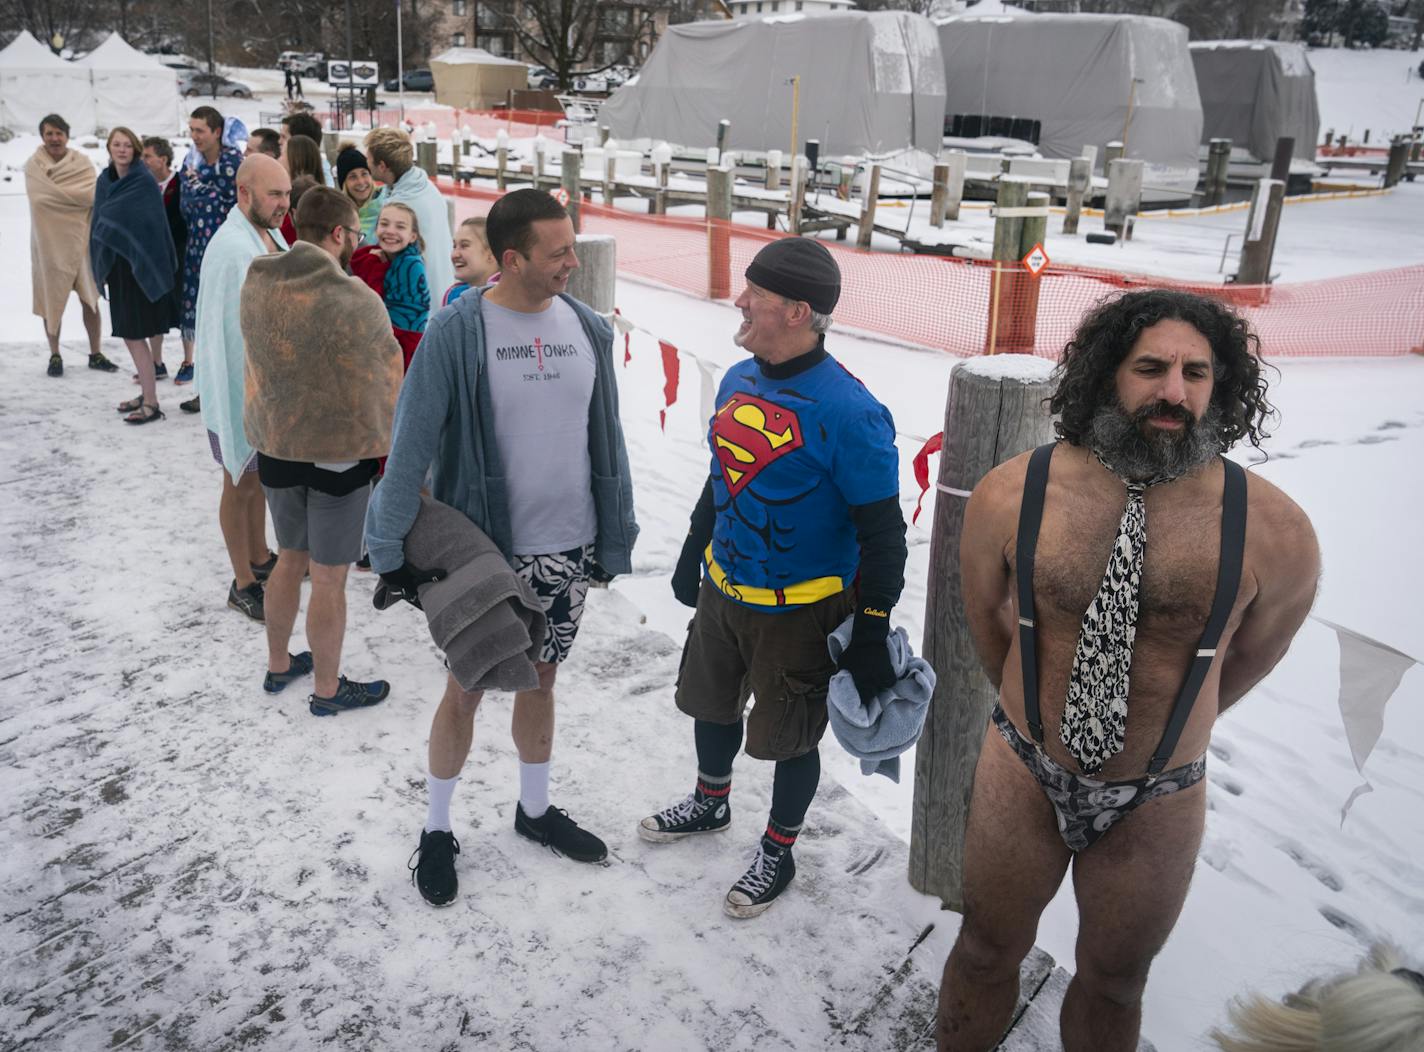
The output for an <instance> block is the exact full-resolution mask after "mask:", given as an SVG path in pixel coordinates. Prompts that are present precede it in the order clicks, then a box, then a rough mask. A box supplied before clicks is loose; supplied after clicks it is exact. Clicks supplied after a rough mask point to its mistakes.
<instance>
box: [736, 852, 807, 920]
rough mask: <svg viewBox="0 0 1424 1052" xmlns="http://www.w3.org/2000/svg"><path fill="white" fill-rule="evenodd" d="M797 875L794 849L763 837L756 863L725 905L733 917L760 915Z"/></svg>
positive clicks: (755, 859)
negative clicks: (778, 845)
mask: <svg viewBox="0 0 1424 1052" xmlns="http://www.w3.org/2000/svg"><path fill="white" fill-rule="evenodd" d="M794 876H796V860H795V859H793V858H792V857H791V849H790V848H778V847H773V846H772V845H770V844H768V843H767V842H766V840H765V839H762V840H761V841H760V842H759V843H758V844H757V852H756V856H755V857H754V858H753V859H752V864H751V865H750V866H749V867H747V871H746V872H745V873H743V874H742V879H741V880H739V881H737V882H736V883H735V884H733V885H732V890H731V891H729V892H727V898H726V901H724V902H723V903H722V908H723V910H725V911H726V913H727V916H729V917H742V918H747V917H756V916H759V915H761V914H763V913H765V912H766V910H767V908H768V907H769V906H770V905H771V904H772V903H773V902H775V901H776V896H778V895H780V894H781V893H782V892H783V891H785V890H786V885H788V884H790V883H791V878H792V877H794Z"/></svg>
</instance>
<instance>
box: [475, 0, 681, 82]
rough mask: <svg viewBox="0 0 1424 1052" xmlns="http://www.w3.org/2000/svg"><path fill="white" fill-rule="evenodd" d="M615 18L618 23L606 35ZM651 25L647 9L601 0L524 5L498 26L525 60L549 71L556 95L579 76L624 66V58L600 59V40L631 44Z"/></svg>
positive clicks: (534, 0)
mask: <svg viewBox="0 0 1424 1052" xmlns="http://www.w3.org/2000/svg"><path fill="white" fill-rule="evenodd" d="M510 6H511V8H512V7H513V5H510ZM624 13H626V14H624ZM615 14H616V15H617V17H618V19H619V23H620V24H619V25H618V26H617V27H616V33H610V30H611V29H612V28H613V27H612V26H611V24H610V19H611V17H613V16H614V15H615ZM653 25H654V20H653V13H652V12H651V11H650V10H646V9H639V8H636V7H634V6H633V5H632V4H620V3H609V2H607V0H524V3H523V4H522V5H520V7H519V11H518V14H515V13H513V12H512V11H511V13H508V14H503V15H501V17H500V23H499V27H500V28H501V29H510V30H512V31H513V32H514V35H515V36H516V37H518V39H519V43H520V45H521V46H522V47H523V49H524V51H525V53H526V54H528V55H529V56H530V58H532V59H533V60H534V61H535V62H538V63H540V64H542V65H544V66H547V67H548V68H549V69H550V70H551V71H552V72H553V74H554V76H555V77H556V78H558V81H559V88H560V90H562V91H569V90H570V89H572V88H573V86H574V81H575V79H576V78H577V77H578V76H580V75H583V74H591V73H602V72H603V71H604V70H607V69H611V68H612V67H614V66H616V65H618V64H619V63H621V62H624V61H626V59H627V56H626V55H615V56H614V57H612V58H611V59H609V60H607V61H603V60H601V57H600V56H599V54H598V47H599V44H600V43H601V42H602V41H603V40H605V39H608V38H609V36H610V35H612V36H616V38H618V39H627V40H630V41H636V40H638V39H639V38H640V37H643V36H644V35H646V34H648V33H649V32H650V31H651V30H652V29H653Z"/></svg>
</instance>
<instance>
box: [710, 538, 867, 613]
mask: <svg viewBox="0 0 1424 1052" xmlns="http://www.w3.org/2000/svg"><path fill="white" fill-rule="evenodd" d="M704 556H705V559H706V564H707V577H708V579H709V580H711V582H712V583H713V584H714V585H716V587H717V589H718V591H720V592H721V593H722V594H723V595H725V596H726V597H727V598H728V599H735V600H736V601H737V602H739V603H750V604H751V605H752V606H809V605H810V604H811V603H819V602H820V601H821V600H822V599H829V598H830V597H831V596H833V595H839V594H840V593H841V592H844V591H845V589H846V583H845V581H843V580H842V579H841V578H839V577H813V578H811V580H809V581H798V582H797V583H796V584H793V585H789V586H787V587H786V588H757V587H755V586H753V585H745V584H737V583H735V582H734V581H733V580H732V579H731V578H729V577H728V576H727V573H726V571H725V570H723V569H722V568H721V567H720V566H718V565H717V560H716V559H714V558H712V545H710V544H709V545H708V546H707V551H706V552H705V553H704Z"/></svg>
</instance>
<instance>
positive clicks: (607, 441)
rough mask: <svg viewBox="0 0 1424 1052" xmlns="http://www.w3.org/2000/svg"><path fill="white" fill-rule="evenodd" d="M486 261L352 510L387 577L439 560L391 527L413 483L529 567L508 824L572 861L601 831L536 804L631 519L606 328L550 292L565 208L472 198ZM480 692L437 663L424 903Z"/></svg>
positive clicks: (375, 564)
mask: <svg viewBox="0 0 1424 1052" xmlns="http://www.w3.org/2000/svg"><path fill="white" fill-rule="evenodd" d="M487 232H488V236H489V243H490V250H491V251H492V252H493V253H494V255H495V258H496V259H498V260H499V263H500V267H501V277H500V281H499V283H498V284H497V285H495V286H493V287H492V288H490V289H488V290H482V289H472V290H471V291H470V292H469V293H468V294H467V295H465V296H462V297H461V298H460V299H458V300H457V301H455V303H453V304H451V305H450V307H448V308H446V309H445V310H442V311H440V312H439V313H438V314H436V315H435V316H434V317H432V318H431V320H430V325H429V327H428V328H427V329H426V331H425V338H424V339H423V340H422V341H421V343H420V346H419V347H418V348H417V350H416V352H415V356H414V357H413V358H412V359H411V366H410V372H409V373H408V374H407V375H406V378H405V383H404V386H403V387H402V388H401V394H400V401H399V403H398V404H397V406H396V420H395V434H394V440H393V445H392V448H391V455H390V459H389V461H388V462H387V464H386V474H385V478H384V479H383V480H382V482H381V484H380V486H378V487H377V488H376V491H375V494H374V495H373V497H372V499H371V506H370V510H369V511H368V513H367V516H366V547H367V550H368V552H369V553H370V558H371V568H372V569H373V570H375V571H376V572H377V573H379V574H380V575H381V577H382V579H383V580H384V581H385V582H386V584H387V585H388V586H389V588H390V589H391V591H392V592H395V593H396V594H398V595H402V596H403V597H405V598H407V599H410V600H412V601H417V602H418V594H417V588H418V586H419V585H421V584H424V583H426V582H429V581H431V580H438V579H439V577H440V576H442V575H443V572H444V570H446V569H448V568H447V567H416V566H412V565H410V563H409V562H407V561H406V557H405V550H404V543H405V537H406V534H407V533H409V532H410V528H411V525H412V524H413V523H414V521H415V517H416V514H417V513H418V512H419V510H420V489H421V486H422V484H423V483H424V481H425V477H426V471H427V469H431V495H432V496H434V498H435V499H436V500H438V501H441V502H442V503H445V504H449V505H451V506H452V507H454V508H457V509H458V510H460V511H462V512H464V513H465V515H467V516H468V517H469V518H470V520H471V521H472V522H474V523H475V525H476V526H478V527H479V528H480V529H481V530H483V531H484V532H485V533H486V534H488V536H489V537H490V539H491V540H492V541H494V543H495V544H496V545H498V547H499V549H500V551H501V552H503V553H504V555H505V557H506V558H507V559H508V560H509V562H510V565H511V566H512V567H513V568H514V570H515V572H516V573H518V574H519V575H520V576H521V577H523V578H524V579H525V580H526V581H528V582H529V584H530V585H531V587H532V588H533V589H534V592H535V593H536V594H537V595H538V596H539V598H540V600H541V602H542V603H543V605H544V607H545V610H546V612H547V614H548V631H547V635H546V636H545V639H544V645H543V648H542V652H541V654H540V660H539V662H538V663H537V665H536V669H537V671H538V673H539V689H537V690H529V691H520V692H519V693H517V694H515V696H514V720H513V728H512V730H513V736H514V743H515V747H516V748H517V750H518V752H519V761H520V765H519V766H520V777H519V804H518V806H517V807H516V808H515V819H514V828H515V831H516V832H517V833H519V834H520V835H522V836H525V837H528V838H529V839H531V840H534V841H536V842H538V843H540V844H544V845H547V846H548V847H550V848H552V849H553V850H554V851H555V852H557V853H560V854H563V855H567V856H568V857H569V858H572V859H576V860H578V861H581V862H601V861H602V860H603V859H604V858H605V857H606V855H607V848H606V847H605V846H604V844H603V841H601V840H599V839H598V837H596V836H594V835H593V834H592V833H589V832H587V831H586V830H583V829H580V828H579V827H578V825H577V824H576V823H575V822H574V821H573V820H572V819H570V818H569V817H568V815H567V813H566V812H564V811H563V810H561V809H558V808H554V807H551V806H550V805H549V758H550V754H551V751H552V747H553V737H554V680H555V677H556V675H557V673H558V667H559V663H560V662H561V661H563V659H564V658H565V657H567V656H568V653H569V649H570V647H571V646H572V645H573V642H574V637H575V635H576V634H577V632H578V626H579V619H580V617H581V615H582V613H583V602H584V596H585V594H586V592H587V589H588V585H589V582H590V580H607V579H609V578H610V577H611V576H612V575H613V574H619V573H628V572H629V571H630V570H631V569H632V566H631V553H632V549H633V542H634V540H635V539H636V537H637V535H638V527H637V525H636V523H635V522H634V520H633V487H632V481H631V478H630V475H629V470H628V453H627V449H626V448H625V446H624V442H623V429H622V425H621V424H620V422H619V418H618V389H617V386H616V384H615V376H614V366H613V330H612V327H611V326H610V325H609V324H608V322H606V321H605V320H604V319H603V318H601V317H600V316H599V315H598V314H596V313H594V312H593V311H592V310H591V309H590V308H588V307H587V306H585V305H584V304H582V303H580V302H578V301H577V300H575V299H573V298H572V297H570V296H568V295H566V294H565V293H564V289H565V288H566V287H567V285H568V279H569V275H570V274H571V273H572V272H573V270H574V268H576V267H577V266H578V257H577V254H576V253H575V249H574V230H573V224H572V222H570V220H569V217H568V213H567V212H566V211H565V210H564V208H563V206H562V205H560V204H559V203H558V202H557V201H555V200H554V198H553V197H551V196H550V195H549V194H547V193H545V192H543V191H539V190H517V191H515V192H513V193H510V194H507V195H505V196H504V197H503V198H501V199H500V200H499V201H498V202H497V203H496V204H495V206H494V208H493V209H491V210H490V214H489V222H488V227H487ZM481 697H482V694H481V693H480V692H478V691H465V690H463V689H461V687H460V685H459V683H457V682H456V681H455V679H454V677H453V676H451V677H449V678H448V681H447V683H446V687H445V693H444V696H443V697H442V698H441V700H440V705H439V708H438V709H437V710H436V712H435V719H434V722H433V724H432V726H431V729H430V772H429V776H428V778H427V784H428V786H429V791H430V797H429V808H428V811H427V814H426V822H425V828H424V830H423V831H422V832H421V836H420V844H419V846H418V848H417V849H416V851H415V854H414V855H413V856H412V858H413V861H412V864H411V869H412V872H413V874H414V880H415V883H416V886H417V887H418V888H419V889H420V893H421V895H422V896H424V898H425V900H426V901H427V902H429V903H430V904H431V905H434V906H443V905H447V904H448V903H450V902H452V901H454V899H455V896H456V894H457V891H458V881H457V879H456V876H455V855H456V854H458V853H459V850H460V846H459V843H458V842H457V841H456V839H455V837H454V835H453V832H452V830H451V824H450V800H451V797H452V795H453V793H454V790H455V783H456V781H457V780H458V778H459V773H460V770H461V768H462V767H463V766H464V763H465V760H466V758H467V757H468V756H469V752H470V742H471V737H472V735H473V728H474V716H475V710H476V708H478V706H479V703H480V700H481Z"/></svg>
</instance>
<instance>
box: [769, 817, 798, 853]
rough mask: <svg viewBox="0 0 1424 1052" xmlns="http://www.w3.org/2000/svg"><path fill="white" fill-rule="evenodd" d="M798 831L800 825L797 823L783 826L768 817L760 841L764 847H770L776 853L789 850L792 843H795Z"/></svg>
mask: <svg viewBox="0 0 1424 1052" xmlns="http://www.w3.org/2000/svg"><path fill="white" fill-rule="evenodd" d="M800 832H801V827H800V826H799V825H796V826H784V825H782V824H781V823H780V822H777V821H776V820H775V819H768V820H767V823H766V832H765V833H763V834H762V838H761V842H762V844H763V845H765V846H766V847H768V848H772V849H774V850H775V851H777V852H778V853H780V852H782V851H790V850H791V847H792V845H793V844H795V843H796V834H798V833H800Z"/></svg>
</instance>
